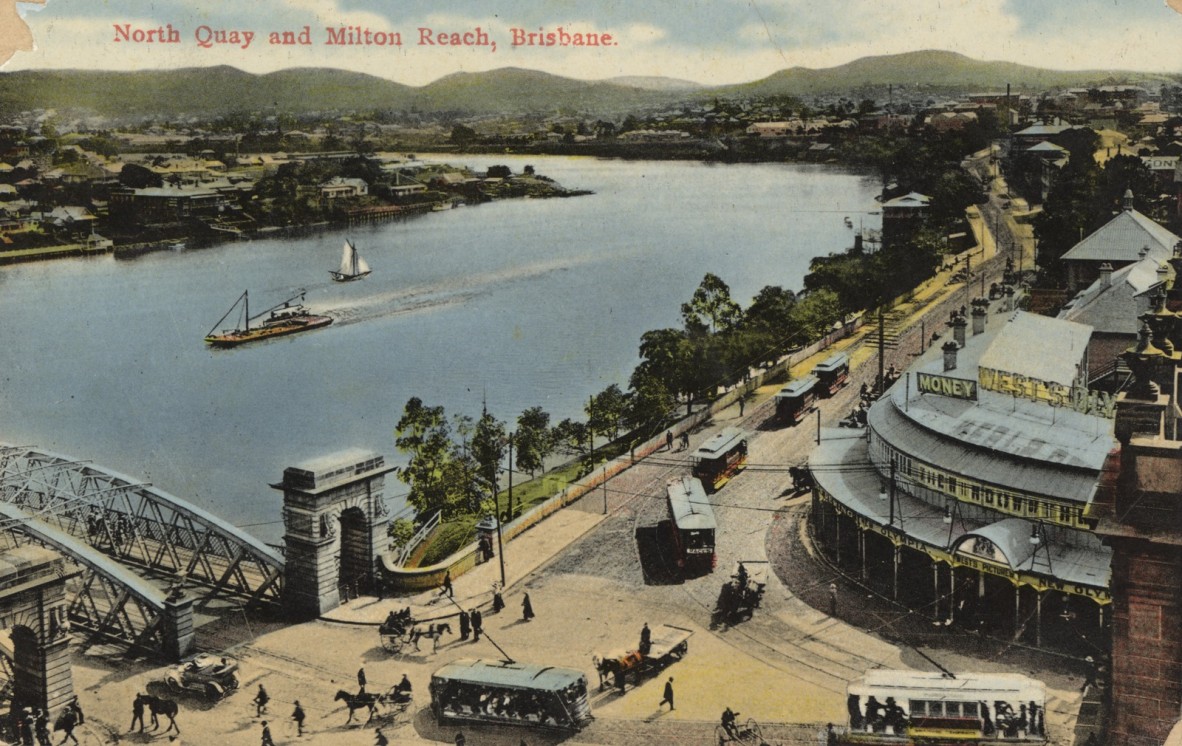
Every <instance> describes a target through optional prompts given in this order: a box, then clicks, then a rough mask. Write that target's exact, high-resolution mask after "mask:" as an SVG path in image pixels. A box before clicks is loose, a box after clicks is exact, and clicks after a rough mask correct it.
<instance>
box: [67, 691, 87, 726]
mask: <svg viewBox="0 0 1182 746" xmlns="http://www.w3.org/2000/svg"><path fill="white" fill-rule="evenodd" d="M69 708H70V710H71V711H72V712H73V713H74V721H75V722H76V723H77V724H78V725H84V724H85V723H86V715H84V714H83V712H82V705H80V704H78V698H77V697H74V698H73V699H72V700H70V704H69Z"/></svg>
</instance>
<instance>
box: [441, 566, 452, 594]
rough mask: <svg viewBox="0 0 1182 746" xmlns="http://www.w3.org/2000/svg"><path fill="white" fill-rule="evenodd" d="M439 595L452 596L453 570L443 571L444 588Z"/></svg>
mask: <svg viewBox="0 0 1182 746" xmlns="http://www.w3.org/2000/svg"><path fill="white" fill-rule="evenodd" d="M439 595H441V596H444V595H446V596H447V597H448V598H452V589H451V570H446V571H445V572H444V573H443V589H442V590H440V591H439Z"/></svg>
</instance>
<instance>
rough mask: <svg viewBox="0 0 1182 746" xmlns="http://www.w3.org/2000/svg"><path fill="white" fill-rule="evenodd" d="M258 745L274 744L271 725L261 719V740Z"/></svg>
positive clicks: (271, 745)
mask: <svg viewBox="0 0 1182 746" xmlns="http://www.w3.org/2000/svg"><path fill="white" fill-rule="evenodd" d="M259 746H275V739H273V738H271V726H269V725H267V721H266V720H264V721H263V740H262V741H261V742H260V743H259Z"/></svg>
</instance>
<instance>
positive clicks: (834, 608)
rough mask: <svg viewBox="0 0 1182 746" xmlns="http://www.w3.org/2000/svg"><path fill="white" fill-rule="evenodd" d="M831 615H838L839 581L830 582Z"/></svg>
mask: <svg viewBox="0 0 1182 746" xmlns="http://www.w3.org/2000/svg"><path fill="white" fill-rule="evenodd" d="M829 616H837V583H830V584H829Z"/></svg>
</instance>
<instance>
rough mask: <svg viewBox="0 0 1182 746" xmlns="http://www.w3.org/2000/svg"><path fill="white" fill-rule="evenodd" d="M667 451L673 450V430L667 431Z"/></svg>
mask: <svg viewBox="0 0 1182 746" xmlns="http://www.w3.org/2000/svg"><path fill="white" fill-rule="evenodd" d="M665 450H666V451H672V450H673V431H672V430H666V431H665Z"/></svg>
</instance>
